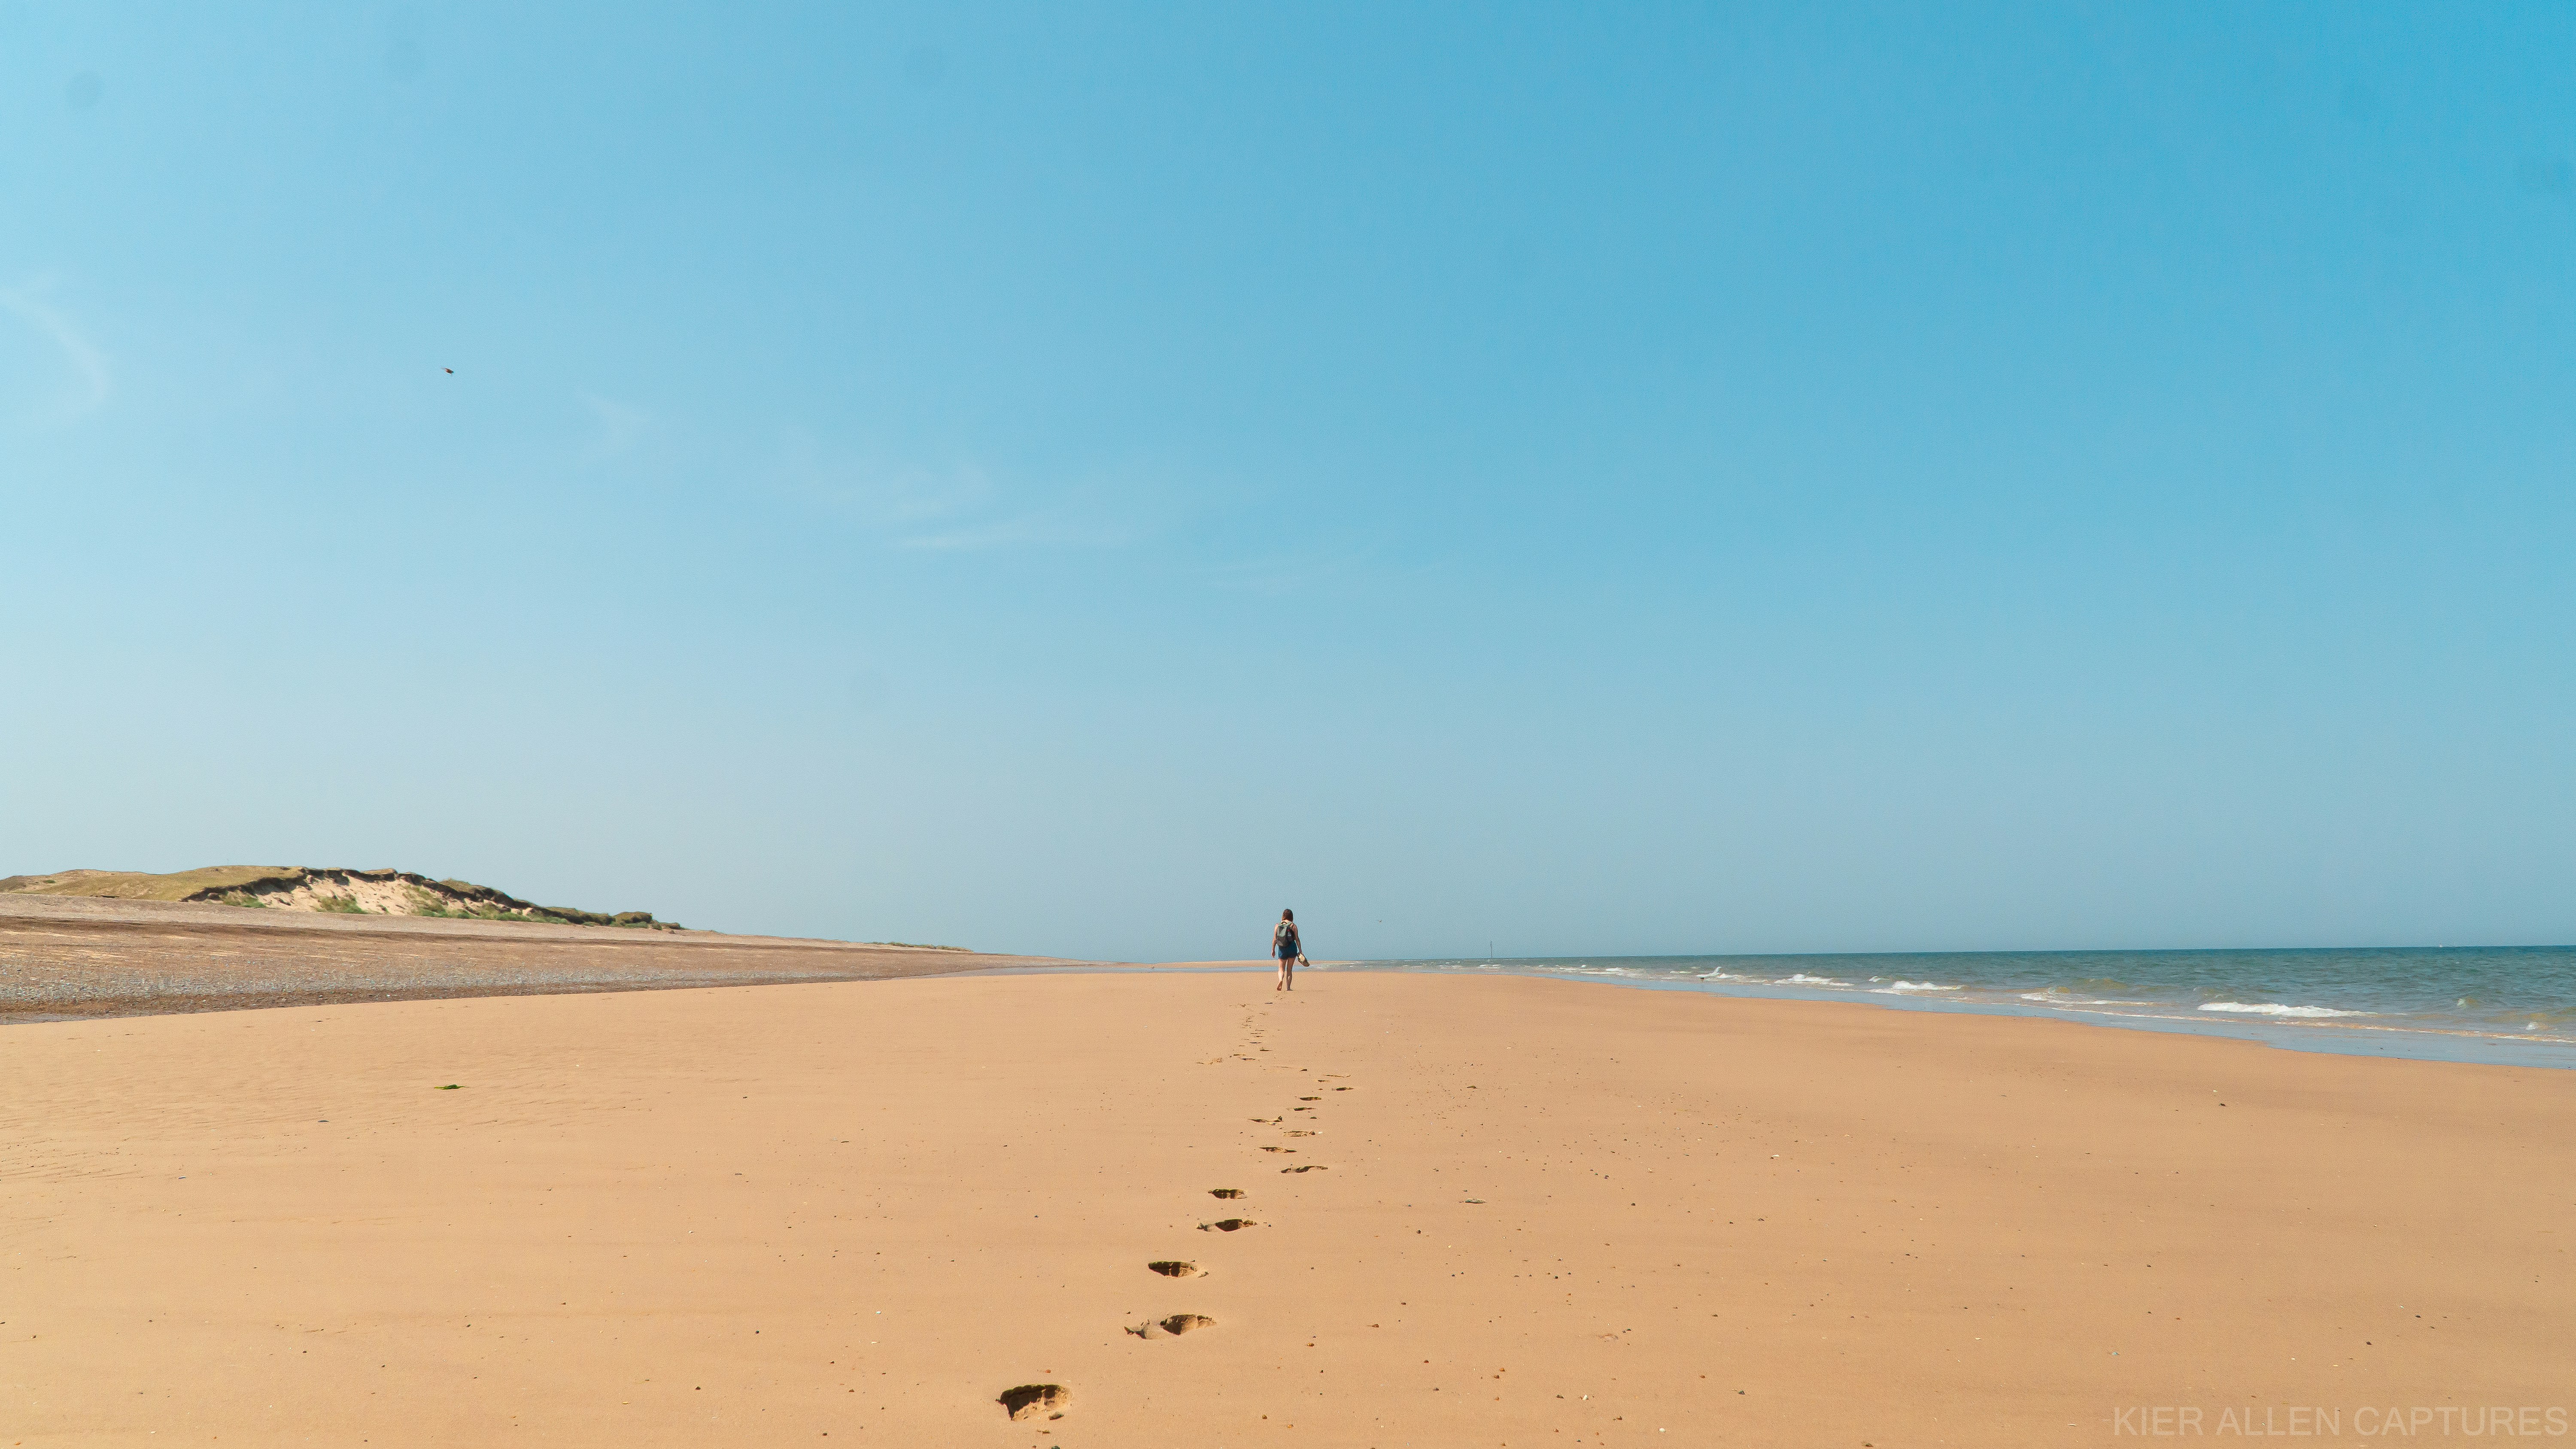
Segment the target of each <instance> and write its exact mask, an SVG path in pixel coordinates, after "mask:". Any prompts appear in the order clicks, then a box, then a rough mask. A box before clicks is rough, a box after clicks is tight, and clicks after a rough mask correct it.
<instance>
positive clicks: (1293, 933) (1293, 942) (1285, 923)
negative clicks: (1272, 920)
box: [1270, 911, 1306, 991]
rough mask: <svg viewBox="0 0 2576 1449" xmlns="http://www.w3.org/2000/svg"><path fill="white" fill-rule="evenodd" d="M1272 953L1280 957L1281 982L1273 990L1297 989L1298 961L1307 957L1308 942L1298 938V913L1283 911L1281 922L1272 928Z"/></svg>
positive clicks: (1280, 917) (1280, 915)
mask: <svg viewBox="0 0 2576 1449" xmlns="http://www.w3.org/2000/svg"><path fill="white" fill-rule="evenodd" d="M1270 954H1271V955H1273V956H1276V957H1278V958H1279V984H1278V985H1276V986H1274V987H1272V988H1270V989H1271V990H1273V991H1294V990H1296V989H1297V985H1296V980H1297V963H1298V962H1300V961H1303V960H1305V959H1306V943H1305V942H1303V941H1300V940H1298V939H1297V913H1296V912H1295V911H1281V912H1280V913H1279V924H1278V925H1276V926H1273V927H1271V928H1270Z"/></svg>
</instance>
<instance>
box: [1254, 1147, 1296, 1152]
mask: <svg viewBox="0 0 2576 1449" xmlns="http://www.w3.org/2000/svg"><path fill="white" fill-rule="evenodd" d="M1261 1150H1262V1151H1264V1152H1294V1151H1296V1150H1297V1149H1296V1148H1294V1147H1264V1148H1262V1149H1261Z"/></svg>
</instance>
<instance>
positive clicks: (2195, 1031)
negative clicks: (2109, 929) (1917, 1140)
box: [1331, 947, 2576, 1071]
mask: <svg viewBox="0 0 2576 1449" xmlns="http://www.w3.org/2000/svg"><path fill="white" fill-rule="evenodd" d="M2332 949H2333V948H2321V949H2320V951H2319V954H2326V953H2327V952H2329V951H2331V950H2332ZM2516 949H2528V950H2547V951H2556V950H2560V949H2562V948H2557V947H2537V948H2516ZM1943 954H1945V955H1956V954H1965V953H1943ZM1995 954H2032V953H1995ZM2063 954H2070V955H2073V954H2095V953H2063ZM1591 959H1594V960H1601V961H1618V960H1637V961H1652V960H1660V959H1682V960H1693V961H1697V960H1706V959H1726V958H1699V957H1683V958H1657V957H1628V958H1621V957H1594V958H1591ZM1766 959H1780V958H1766ZM1842 959H1849V958H1842ZM1894 959H1903V958H1901V957H1899V958H1894ZM1331 969H1333V970H1335V971H1350V970H1363V971H1402V972H1411V973H1415V974H1420V975H1429V976H1514V977H1520V978H1525V979H1533V980H1544V981H1566V982H1575V983H1580V984H1585V985H1595V986H1621V987H1629V988H1635V989H1643V990H1648V991H1673V992H1683V993H1688V994H1696V995H1705V996H1716V997H1724V998H1728V999H1733V1000H1743V1001H1815V1002H1842V1003H1845V1004H1849V1005H1855V1006H1876V1007H1883V1008H1887V1009H1890V1010H1895V1011H1905V1012H1921V1013H1929V1014H1933V1015H1964V1016H1989V1017H2018V1018H2026V1019H2031V1020H2040V1021H2065V1022H2072V1023H2077V1024H2082V1025H2091V1026H2104V1027H2110V1028H2114V1029H2117V1030H2124V1031H2144V1032H2153V1033H2157V1034H2162V1035H2170V1036H2198V1037H2218V1038H2222V1039H2228V1040H2237V1041H2250V1042H2257V1043H2260V1044H2262V1045H2266V1046H2275V1047H2280V1048H2282V1049H2284V1050H2288V1051H2298V1052H2310V1053H2316V1054H2320V1055H2327V1056H2352V1057H2363V1058H2369V1059H2374V1060H2391V1061H2428V1062H2456V1063H2463V1064H2474V1065H2484V1066H2511V1067H2530V1068H2540V1069H2546V1070H2556V1071H2564V1070H2571V1069H2576V1040H2570V1039H2568V1038H2565V1037H2557V1036H2548V1037H2531V1036H2524V1035H2520V1034H2514V1033H2504V1032H2491V1031H2472V1030H2468V1029H2465V1028H2445V1027H2437V1026H2426V1025H2378V1024H2370V1023H2363V1022H2352V1021H2331V1020H2328V1021H2298V1020H2277V1019H2266V1018H2263V1017H2259V1016H2215V1015H2204V1014H2200V1013H2197V1012H2190V1013H2185V1012H2182V1011H2179V1010H2168V1011H2156V1012H2143V1011H2101V1010H2088V1009H2086V1007H2084V1006H2083V1005H2080V1004H2048V1003H2041V1002H2033V1001H2030V1000H2028V999H2027V998H2025V999H2023V1000H2017V1001H2006V1000H1996V999H1989V998H1968V999H1964V1000H1962V999H1951V998H1943V997H1939V996H1934V995H1929V994H1917V993H1915V992H1909V991H1896V990H1887V989H1854V988H1850V987H1848V986H1846V987H1844V988H1842V989H1831V988H1823V987H1815V986H1802V985H1797V984H1792V983H1787V982H1752V981H1712V980H1709V979H1707V978H1706V977H1704V976H1701V975H1698V974H1696V973H1694V974H1691V975H1686V976H1672V977H1662V978H1657V977H1647V976H1642V975H1639V974H1636V973H1634V972H1633V971H1632V972H1628V973H1627V974H1611V973H1610V971H1609V970H1607V969H1604V968H1580V967H1567V966H1564V965H1561V964H1557V963H1555V962H1541V961H1530V960H1519V961H1512V960H1505V961H1496V962H1490V963H1486V962H1446V961H1415V960H1385V961H1360V962H1347V963H1335V964H1334V966H1333V967H1332V968H1331ZM2138 1004H2141V1005H2144V1004H2147V1003H2138ZM2359 1014H2362V1013H2338V1015H2359ZM2364 1033H2368V1035H2363V1034H2364Z"/></svg>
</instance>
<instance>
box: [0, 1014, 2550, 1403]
mask: <svg viewBox="0 0 2576 1449" xmlns="http://www.w3.org/2000/svg"><path fill="white" fill-rule="evenodd" d="M1306 983H1307V984H1306V985H1305V986H1304V987H1303V988H1302V989H1301V990H1300V991H1299V992H1298V993H1297V994H1296V995H1294V996H1293V997H1286V998H1282V997H1278V996H1275V995H1273V994H1272V993H1271V992H1270V991H1269V990H1268V986H1267V982H1266V980H1265V979H1264V978H1261V977H1258V976H1251V975H1188V974H1160V975H1152V974H1124V975H1121V974H1109V975H1083V976H1045V977H1008V978H955V979H925V980H902V981H884V982H871V983H858V984H830V985H796V986H779V987H765V988H759V989H749V990H721V991H667V992H650V993H635V994H624V995H602V996H555V997H528V998H515V999H497V1000H446V1001H414V1002H402V1003H393V1004H382V1005H366V1006H336V1007H324V1008H300V1009H286V1010H269V1011H256V1012H233V1013H211V1014H201V1015H193V1016H173V1017H148V1018H131V1019H121V1020H109V1021H84V1022H65V1023H53V1024H41V1025H29V1026H20V1027H14V1028H11V1029H9V1030H8V1031H7V1032H6V1033H5V1034H0V1040H5V1043H6V1047H7V1050H6V1052H5V1054H0V1116H5V1120H6V1124H7V1126H6V1137H5V1140H6V1141H7V1142H8V1143H9V1144H10V1155H11V1158H12V1161H11V1163H10V1168H9V1172H8V1175H7V1176H6V1178H5V1179H0V1208H4V1209H5V1212H0V1245H5V1248H0V1251H5V1255H6V1263H7V1267H8V1278H7V1283H8V1293H7V1309H6V1314H5V1319H6V1321H5V1325H0V1343H5V1344H6V1345H7V1348H6V1355H7V1357H6V1361H5V1362H6V1367H5V1370H0V1373H5V1378H6V1382H7V1384H8V1388H7V1394H8V1402H9V1403H10V1404H11V1406H12V1407H11V1409H10V1412H9V1415H8V1417H9V1420H10V1425H9V1427H10V1428H11V1429H12V1430H14V1431H15V1432H14V1433H13V1434H12V1436H11V1437H12V1438H13V1439H16V1438H21V1437H23V1439H24V1440H25V1441H26V1442H28V1443H44V1442H53V1441H56V1440H65V1441H67V1440H71V1439H78V1440H79V1441H80V1442H82V1443H133V1444H138V1445H139V1444H147V1443H166V1442H171V1441H174V1440H177V1439H182V1438H185V1439H189V1440H192V1441H194V1440H210V1439H213V1438H217V1437H220V1439H221V1440H223V1441H225V1442H232V1443H252V1444H267V1443H287V1442H302V1441H304V1440H305V1439H307V1438H308V1437H310V1438H312V1439H313V1440H314V1441H315V1442H334V1443H367V1444H373V1445H404V1444H417V1445H448V1444H459V1443H507V1442H522V1441H523V1442H529V1443H537V1442H544V1443H566V1444H597V1445H633V1444H669V1445H683V1444H686V1445H705V1444H777V1443H787V1442H803V1441H808V1440H811V1441H814V1442H821V1440H822V1439H823V1438H824V1437H826V1436H828V1437H829V1438H830V1439H832V1440H834V1441H838V1442H858V1443H880V1444H887V1445H918V1444H945V1445H974V1444H990V1445H996V1446H1001V1445H1010V1446H1029V1449H1043V1446H1047V1445H1062V1446H1066V1449H1073V1446H1079V1445H1103V1446H1107V1445H1122V1444H1142V1443H1191V1444H1209V1445H1221V1444H1257V1443H1289V1444H1294V1443H1309V1444H1331V1445H1345V1444H1347V1445H1398V1444H1415V1445H1452V1444H1458V1445H1464V1444H1495V1445H1506V1446H1508V1445H1514V1444H1549V1445H1555V1444H1565V1445H1572V1444H1578V1443H1580V1444H1585V1445H1594V1444H1655V1445H1667V1444H1673V1443H1745V1444H1782V1445H1851V1446H1861V1445H1869V1446H1871V1449H1888V1446H1897V1445H1913V1444H1961V1445H1967V1444H1975V1445H1998V1444H2004V1445H2023V1444H2026V1445H2064V1444H2087V1443H2096V1442H2101V1443H2110V1442H2114V1441H2115V1440H2116V1439H2117V1438H2120V1437H2125V1436H2124V1435H2121V1434H2118V1433H2116V1432H2115V1431H2116V1430H2117V1428H2118V1426H2119V1425H2120V1423H2121V1422H2122V1421H2121V1420H2120V1419H2119V1418H2118V1417H2117V1416H2118V1415H2120V1414H2122V1413H2124V1412H2133V1411H2135V1410H2136V1409H2138V1408H2140V1407H2153V1406H2167V1407H2181V1406H2189V1407H2192V1408H2195V1409H2197V1410H2199V1411H2201V1412H2203V1413H2205V1414H2206V1416H2207V1419H2206V1422H2207V1423H2208V1424H2210V1425H2213V1426H2214V1425H2215V1424H2216V1423H2217V1422H2218V1421H2219V1415H2220V1414H2221V1413H2222V1412H2228V1413H2247V1412H2251V1413H2254V1414H2263V1413H2270V1414H2271V1415H2273V1416H2274V1417H2273V1419H2272V1420H2271V1422H2273V1423H2274V1424H2275V1425H2276V1426H2278V1427H2280V1428H2282V1429H2284V1430H2286V1427H2287V1425H2288V1424H2289V1423H2290V1422H2291V1421H2290V1418H2289V1417H2288V1415H2289V1413H2290V1411H2291V1410H2293V1409H2294V1408H2297V1409H2304V1408H2307V1407H2309V1406H2320V1407H2324V1408H2327V1409H2329V1410H2331V1411H2333V1412H2335V1413H2336V1414H2337V1415H2338V1416H2339V1422H2340V1423H2341V1425H2342V1429H2341V1432H2342V1434H2343V1435H2344V1436H2345V1437H2352V1436H2353V1430H2354V1424H2355V1421H2354V1419H2353V1417H2352V1416H2353V1415H2354V1413H2355V1412H2356V1411H2357V1410H2371V1411H2373V1412H2376V1411H2379V1410H2384V1409H2385V1408H2387V1407H2390V1406H2396V1407H2398V1408H2401V1409H2404V1408H2409V1407H2415V1406H2423V1407H2426V1408H2428V1409H2430V1408H2447V1409H2448V1410H2450V1411H2451V1412H2452V1413H2453V1414H2454V1415H2456V1413H2457V1411H2458V1410H2460V1409H2461V1408H2464V1407H2472V1406H2474V1407H2479V1408H2483V1407H2485V1406H2489V1405H2500V1406H2535V1407H2542V1406H2549V1405H2553V1404H2563V1403H2564V1402H2565V1399H2566V1398H2567V1397H2568V1394H2567V1379H2566V1375H2565V1371H2564V1361H2563V1351H2562V1350H2561V1348H2560V1347H2559V1345H2560V1344H2563V1342H2564V1341H2565V1340H2566V1337H2567V1330H2568V1329H2569V1327H2570V1326H2571V1313H2570V1310H2569V1308H2568V1306H2567V1304H2568V1290H2569V1287H2570V1271H2569V1262H2568V1258H2567V1242H2566V1235H2567V1230H2566V1222H2567V1220H2568V1209H2569V1206H2570V1204H2571V1203H2576V1167H2572V1166H2571V1160H2570V1157H2569V1155H2568V1154H2567V1153H2566V1152H2565V1151H2564V1150H2563V1149H2562V1147H2561V1146H2560V1144H2559V1142H2558V1138H2559V1136H2560V1135H2562V1134H2563V1130H2564V1125H2565V1122H2566V1120H2567V1119H2566V1112H2567V1092H2568V1088H2569V1083H2568V1081H2567V1079H2565V1078H2562V1077H2560V1076H2557V1075H2554V1074H2549V1073H2542V1072H2532V1071H2520V1070H2514V1069H2506V1068H2490V1067H2466V1066H2450V1065H2440V1064H2428V1063H2409V1062H2389V1061H2370V1060H2358V1059H2350V1058H2336V1057H2324V1056H2310V1055H2301V1054H2294V1053H2287V1052H2279V1051H2270V1050H2265V1049H2263V1048H2259V1047H2254V1046H2250V1045H2247V1044H2243V1043H2235V1042H2224V1041H2212V1040H2205V1039H2196V1038H2179V1037H2168V1036H2158V1035H2151V1034H2146V1033H2131V1032H2119V1031H2111V1030H2103V1029H2094V1028H2085V1027H2079V1026H2072V1025H2066V1024H2060V1023H2052V1022H2040V1021H2030V1020H2019V1019H2008V1018H1972V1017H1951V1016H1943V1017H1931V1016H1919V1015H1908V1014H1901V1013H1894V1012H1884V1011H1876V1010H1871V1009H1869V1008H1866V1007H1856V1006H1847V1005H1840V1004H1810V1003H1796V1002H1759V1001H1741V1000H1721V999H1712V998H1698V997H1686V996H1676V995H1671V994H1663V993H1647V992H1629V991H1620V990H1615V989H1609V988H1602V987H1595V986H1584V985H1576V984H1568V983H1556V982H1540V981H1525V980H1509V979H1475V978H1459V977H1421V976H1396V975H1380V974H1358V973H1352V974H1340V975H1336V974H1331V973H1323V974H1318V975H1315V976H1311V977H1308V978H1306ZM449 1084H454V1086H453V1089H452V1090H451V1089H449ZM1221 1194H1222V1195H1221ZM1014 1391H1018V1392H1017V1394H1016V1395H1014ZM1006 1399H1008V1400H1009V1401H1008V1402H1006ZM1014 1407H1017V1408H1019V1409H1020V1410H1021V1411H1022V1412H1023V1417H1020V1418H1017V1419H1015V1418H1013V1417H1012V1410H1013V1408H1014ZM1057 1414H1060V1415H1062V1417H1061V1418H1056V1417H1052V1416H1053V1415H1057ZM2128 1422H2130V1423H2133V1424H2134V1423H2135V1422H2137V1421H2135V1420H2134V1419H2132V1420H2130V1421H2128ZM2419 1437H2420V1436H2419Z"/></svg>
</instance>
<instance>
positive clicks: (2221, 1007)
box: [2200, 1001, 2371, 1017]
mask: <svg viewBox="0 0 2576 1449" xmlns="http://www.w3.org/2000/svg"><path fill="white" fill-rule="evenodd" d="M2200 1009H2201V1010H2203V1011H2233V1012H2238V1013H2241V1014H2243V1015H2246V1016H2297V1017H2319V1016H2368V1015H2370V1014H2371V1013H2369V1012H2367V1011H2337V1010H2335V1009H2334V1008H2333V1007H2331V1006H2283V1005H2282V1004H2281V1003H2279V1002H2277V1001H2261V1002H2255V1003H2252V1004H2250V1005H2249V1004H2247V1003H2245V1002H2242V1001H2204V1002H2202V1003H2201V1005H2200Z"/></svg>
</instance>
